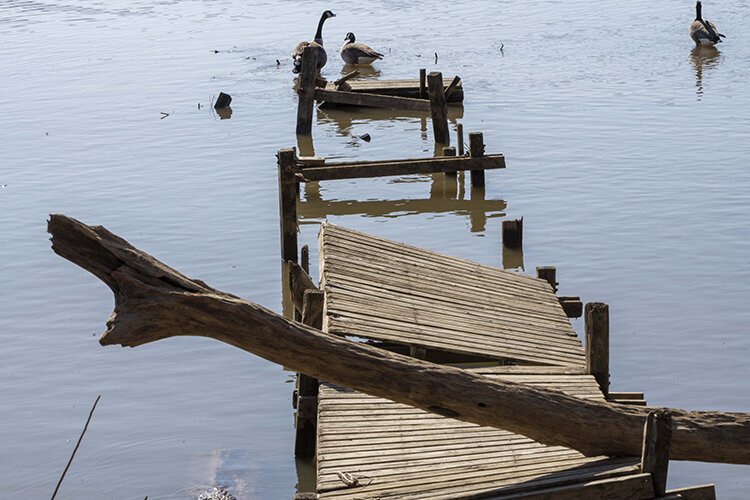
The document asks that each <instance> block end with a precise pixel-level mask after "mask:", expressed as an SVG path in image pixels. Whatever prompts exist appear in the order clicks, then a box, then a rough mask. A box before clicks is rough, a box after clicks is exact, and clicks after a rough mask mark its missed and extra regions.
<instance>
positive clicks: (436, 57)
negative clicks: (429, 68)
mask: <svg viewBox="0 0 750 500" xmlns="http://www.w3.org/2000/svg"><path fill="white" fill-rule="evenodd" d="M437 61H438V56H437V52H435V64H437Z"/></svg>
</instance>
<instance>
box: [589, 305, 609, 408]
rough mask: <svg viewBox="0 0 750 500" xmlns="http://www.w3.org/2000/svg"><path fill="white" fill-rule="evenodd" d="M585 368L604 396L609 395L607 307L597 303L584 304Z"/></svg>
mask: <svg viewBox="0 0 750 500" xmlns="http://www.w3.org/2000/svg"><path fill="white" fill-rule="evenodd" d="M584 311H585V312H584V314H585V318H584V329H585V330H586V368H587V369H588V372H589V373H591V374H592V375H594V377H596V380H597V381H598V382H599V387H601V389H602V392H603V393H604V396H605V397H607V396H608V394H609V306H607V304H602V303H599V302H591V303H588V304H586V307H585V309H584Z"/></svg>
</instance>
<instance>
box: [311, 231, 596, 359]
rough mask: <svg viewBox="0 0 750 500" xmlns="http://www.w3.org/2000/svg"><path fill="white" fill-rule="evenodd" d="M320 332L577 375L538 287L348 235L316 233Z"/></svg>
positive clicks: (573, 342)
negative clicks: (322, 306)
mask: <svg viewBox="0 0 750 500" xmlns="http://www.w3.org/2000/svg"><path fill="white" fill-rule="evenodd" d="M319 245H320V276H321V289H323V290H325V292H326V315H325V319H324V326H323V329H324V330H326V331H328V332H331V333H337V334H345V335H352V336H358V337H362V338H366V339H372V340H379V341H387V342H397V343H402V344H407V345H410V346H413V347H416V348H423V349H431V350H437V351H446V352H452V353H459V354H463V355H469V356H477V357H482V358H491V359H497V360H514V361H517V362H521V363H531V364H542V365H556V366H569V367H583V366H585V363H586V361H585V352H584V349H583V346H582V344H581V342H580V341H579V340H578V337H577V336H576V333H575V331H573V329H572V327H571V325H570V322H569V321H568V319H567V317H566V314H565V312H564V311H563V309H562V306H561V305H560V303H559V301H558V299H557V297H556V296H555V293H554V291H553V290H552V287H550V285H549V284H548V283H547V282H546V281H544V280H540V279H538V278H533V277H529V276H523V275H520V274H517V273H513V272H509V271H503V270H500V269H497V268H493V267H490V266H484V265H481V264H477V263H474V262H470V261H466V260H461V259H456V258H453V257H448V256H445V255H441V254H438V253H435V252H430V251H427V250H422V249H419V248H415V247H411V246H408V245H404V244H401V243H395V242H392V241H388V240H385V239H382V238H376V237H373V236H369V235H366V234H363V233H360V232H357V231H353V230H350V229H344V228H341V227H337V226H334V225H330V224H324V225H323V227H322V228H321V231H320V242H319Z"/></svg>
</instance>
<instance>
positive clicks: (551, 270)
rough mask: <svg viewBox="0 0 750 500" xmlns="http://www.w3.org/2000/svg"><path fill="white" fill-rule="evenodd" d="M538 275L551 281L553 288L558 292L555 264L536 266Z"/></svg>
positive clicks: (548, 281) (550, 284)
mask: <svg viewBox="0 0 750 500" xmlns="http://www.w3.org/2000/svg"><path fill="white" fill-rule="evenodd" d="M536 277H537V278H539V279H542V280H544V281H546V282H547V283H549V286H551V287H552V290H553V291H554V292H555V293H557V268H556V267H554V266H539V267H537V268H536Z"/></svg>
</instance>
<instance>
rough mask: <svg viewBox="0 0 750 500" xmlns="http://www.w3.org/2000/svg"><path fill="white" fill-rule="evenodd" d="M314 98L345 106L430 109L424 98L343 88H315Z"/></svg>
mask: <svg viewBox="0 0 750 500" xmlns="http://www.w3.org/2000/svg"><path fill="white" fill-rule="evenodd" d="M315 100H316V101H318V102H331V103H334V104H345V105H347V106H364V107H369V108H383V109H393V110H406V111H423V112H425V113H427V112H429V111H430V103H429V102H428V101H425V100H424V99H411V98H409V97H394V96H390V95H381V94H367V93H364V92H347V91H344V90H323V89H316V90H315Z"/></svg>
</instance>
